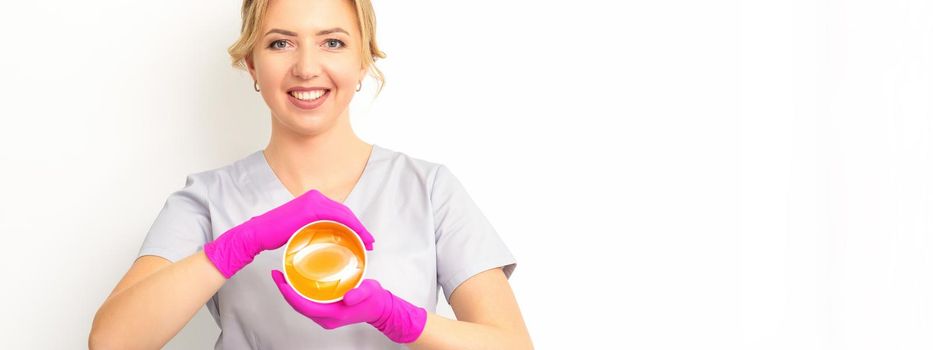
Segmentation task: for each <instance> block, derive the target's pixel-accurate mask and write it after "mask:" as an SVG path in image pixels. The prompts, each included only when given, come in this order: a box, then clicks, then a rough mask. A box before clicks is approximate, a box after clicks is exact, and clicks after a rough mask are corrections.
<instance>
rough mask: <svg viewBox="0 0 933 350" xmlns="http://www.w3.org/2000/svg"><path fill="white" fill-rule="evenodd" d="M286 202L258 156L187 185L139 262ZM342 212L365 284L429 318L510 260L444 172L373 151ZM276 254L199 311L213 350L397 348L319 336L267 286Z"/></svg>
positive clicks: (179, 255) (192, 246) (187, 249)
mask: <svg viewBox="0 0 933 350" xmlns="http://www.w3.org/2000/svg"><path fill="white" fill-rule="evenodd" d="M292 198H294V196H292V194H291V193H290V192H288V190H287V189H286V188H285V186H284V185H282V183H281V182H280V181H279V180H278V178H277V177H276V175H275V173H274V172H273V171H272V168H271V167H270V166H269V164H268V163H267V162H266V159H265V157H264V156H263V153H262V151H261V150H259V151H256V152H254V153H251V154H249V155H248V156H246V157H245V158H242V159H240V160H238V161H236V162H234V163H232V164H230V165H227V166H224V167H221V168H217V169H213V170H208V171H204V172H199V173H194V174H190V175H188V176H187V179H186V182H185V186H184V188H182V189H181V190H178V191H176V192H174V193H172V194H171V195H169V196H168V198H167V199H166V201H165V205H164V206H163V207H162V210H161V211H160V212H159V214H158V216H157V217H156V220H155V222H154V223H153V224H152V226H151V228H150V229H149V232H148V234H147V235H146V238H145V240H144V241H143V244H142V247H141V248H140V250H139V256H143V255H156V256H161V257H163V258H166V259H168V260H170V261H172V262H175V261H178V260H181V259H183V258H185V257H188V256H190V255H192V254H194V253H197V252H198V251H200V250H201V249H202V247H203V246H204V244H205V243H207V242H208V241H210V240H213V239H214V238H217V237H218V236H219V235H221V234H223V233H224V232H226V231H227V230H229V229H230V228H232V227H234V226H236V225H239V224H240V223H242V222H244V221H246V220H248V219H250V218H251V217H253V216H257V215H260V214H263V213H265V212H267V211H269V210H270V209H273V208H275V207H278V206H280V205H282V204H284V203H286V202H288V201H290V200H291V199H292ZM343 204H344V205H346V206H347V207H349V208H350V209H351V210H353V213H355V214H356V216H357V217H358V218H359V219H360V221H361V222H362V223H363V225H364V226H365V227H366V228H367V229H368V230H369V232H370V233H372V235H373V237H374V238H375V240H376V241H375V243H374V244H373V250H372V251H370V252H368V254H369V256H368V258H369V259H370V260H369V263H368V264H369V265H368V266H367V270H366V273H365V275H364V278H372V279H376V280H377V281H379V283H380V284H382V286H383V287H384V288H386V289H388V290H389V291H391V292H392V293H393V294H395V295H397V296H399V297H401V298H403V299H405V300H407V301H408V302H410V303H412V304H414V305H417V306H420V307H423V308H425V309H426V310H428V311H429V312H435V308H436V307H437V297H438V288H439V287H440V288H442V289H443V291H444V297H445V298H447V299H448V300H449V298H450V294H451V292H453V290H454V289H456V288H457V286H459V285H460V283H462V282H463V281H465V280H467V279H468V278H470V277H471V276H473V275H475V274H477V273H479V272H482V271H485V270H488V269H491V268H496V267H503V271H504V272H505V275H506V277H509V276H510V275H511V274H512V271H513V270H514V269H515V266H516V261H515V258H514V257H513V255H512V254H511V252H510V251H509V249H508V248H507V247H506V245H505V244H504V242H503V241H502V239H501V238H500V237H499V235H498V234H497V233H496V230H495V229H494V228H493V226H492V225H491V224H490V222H489V221H488V220H487V218H486V217H485V216H484V215H483V214H482V212H481V211H480V209H479V207H477V205H476V204H475V203H474V202H473V200H472V199H471V198H470V196H469V195H468V194H467V192H466V190H465V188H464V186H463V185H462V184H461V183H460V181H459V180H458V179H457V178H456V177H455V176H454V175H453V173H451V171H450V169H448V168H447V167H446V166H445V165H442V164H438V163H433V162H429V161H425V160H421V159H417V158H413V157H410V156H408V155H407V154H404V153H402V152H398V151H394V150H391V149H388V148H383V147H380V146H379V145H373V149H372V153H371V154H370V157H369V160H368V161H367V164H366V167H365V168H364V170H363V173H362V175H361V177H360V179H359V181H358V183H357V184H356V187H354V188H353V190H351V192H350V194H349V196H348V197H347V199H346V200H345V201H344V202H343ZM283 250H284V247H282V248H279V249H277V250H274V251H265V252H263V253H261V254H259V255H258V256H256V258H255V259H254V260H253V262H252V263H251V264H249V265H247V266H246V267H245V268H243V269H242V270H240V271H239V272H238V273H237V274H236V275H234V276H233V277H231V278H230V280H228V281H227V282H226V283H225V284H224V285H223V286H222V287H221V288H220V290H219V291H218V292H217V293H216V294H214V296H213V297H212V298H211V299H210V300H209V301H208V302H207V305H206V306H207V308H208V310H209V311H210V313H211V315H212V316H213V318H214V321H215V322H217V326H218V327H220V329H221V333H220V336H219V337H218V339H217V342H216V345H215V349H405V348H406V347H405V346H403V345H400V344H396V343H394V342H392V341H391V340H389V339H388V338H386V337H385V336H384V335H383V334H382V333H380V332H379V331H377V330H376V329H375V328H373V327H372V326H370V325H368V324H366V323H360V324H352V325H347V326H344V327H341V328H337V329H332V330H326V329H324V328H322V327H320V326H319V325H318V324H316V323H314V321H312V320H310V319H308V318H306V317H305V316H303V315H301V314H299V313H297V312H296V311H294V310H293V309H292V308H291V307H290V306H289V305H288V303H286V302H285V300H284V299H283V298H282V295H281V294H280V293H279V291H278V289H277V288H276V286H275V285H274V283H273V281H272V278H271V277H270V271H271V270H272V269H279V270H282V266H281V259H282V252H283Z"/></svg>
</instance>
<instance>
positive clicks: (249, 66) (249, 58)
mask: <svg viewBox="0 0 933 350" xmlns="http://www.w3.org/2000/svg"><path fill="white" fill-rule="evenodd" d="M243 61H245V62H246V70H247V71H248V72H249V75H250V76H251V77H253V80H254V81H255V80H256V65H255V63H254V62H253V54H252V53H250V54H248V55H246V57H244V58H243Z"/></svg>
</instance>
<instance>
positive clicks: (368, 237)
mask: <svg viewBox="0 0 933 350" xmlns="http://www.w3.org/2000/svg"><path fill="white" fill-rule="evenodd" d="M347 226H349V227H350V228H351V229H353V231H356V234H357V235H358V236H360V240H361V241H363V246H365V247H366V250H373V242H375V241H376V239H375V238H373V235H372V234H370V233H369V230H367V229H366V227H364V226H363V223H361V222H360V221H359V220H356V219H354V220H352V221H351V222H350V224H348V225H347Z"/></svg>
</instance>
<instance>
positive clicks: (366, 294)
mask: <svg viewBox="0 0 933 350" xmlns="http://www.w3.org/2000/svg"><path fill="white" fill-rule="evenodd" d="M272 280H273V281H275V284H276V285H277V286H278V287H279V292H281V293H282V296H283V297H284V298H285V301H287V302H288V304H289V305H291V306H292V308H293V309H295V311H298V313H300V314H302V315H305V316H306V317H308V318H310V319H311V320H313V321H314V322H315V323H317V324H319V325H320V326H321V327H324V328H325V329H334V328H337V327H343V326H346V325H348V324H354V323H361V322H366V323H369V324H370V325H372V326H373V327H376V329H378V330H379V331H381V332H382V333H383V334H385V335H386V336H387V337H388V338H389V339H391V340H392V341H394V342H396V343H411V342H413V341H415V340H417V339H418V336H420V335H421V332H422V331H423V330H424V325H425V323H426V322H427V311H426V310H425V309H424V308H421V307H418V306H415V305H412V304H411V303H409V302H407V301H405V300H404V299H402V298H399V297H397V296H395V295H393V294H392V293H390V292H389V291H388V290H385V289H383V288H382V286H381V285H379V282H377V281H376V280H373V279H364V280H363V282H362V283H360V285H359V287H356V288H353V289H351V290H349V291H348V292H347V293H346V294H345V295H344V296H343V300H341V301H338V302H334V303H329V304H323V303H316V302H313V301H310V300H308V299H305V298H304V297H302V296H301V295H299V294H298V293H297V292H295V290H294V289H292V287H291V286H289V285H288V283H287V282H285V276H284V275H282V271H279V270H272Z"/></svg>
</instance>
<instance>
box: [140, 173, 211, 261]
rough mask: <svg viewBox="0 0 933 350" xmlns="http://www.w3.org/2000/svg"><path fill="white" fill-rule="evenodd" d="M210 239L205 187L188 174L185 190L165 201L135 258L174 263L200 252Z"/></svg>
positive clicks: (195, 177) (195, 176) (197, 179)
mask: <svg viewBox="0 0 933 350" xmlns="http://www.w3.org/2000/svg"><path fill="white" fill-rule="evenodd" d="M210 237H212V235H211V217H210V211H209V209H208V199H207V188H206V186H205V183H204V180H203V179H201V178H200V177H198V176H197V175H196V174H195V175H188V177H187V179H186V180H185V187H184V188H182V189H181V190H178V191H175V192H174V193H172V194H170V195H169V196H168V199H166V200H165V205H163V206H162V210H161V211H160V212H159V215H158V216H157V217H156V219H155V222H153V223H152V226H151V227H150V228H149V233H147V234H146V238H145V240H143V244H142V247H141V248H140V249H139V254H138V255H137V256H143V255H156V256H161V257H163V258H166V259H168V260H169V261H171V262H176V261H178V260H181V259H183V258H185V257H188V256H190V255H192V254H194V253H196V252H198V251H199V250H201V248H202V247H203V246H204V244H205V243H207V242H208V241H209V238H210Z"/></svg>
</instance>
